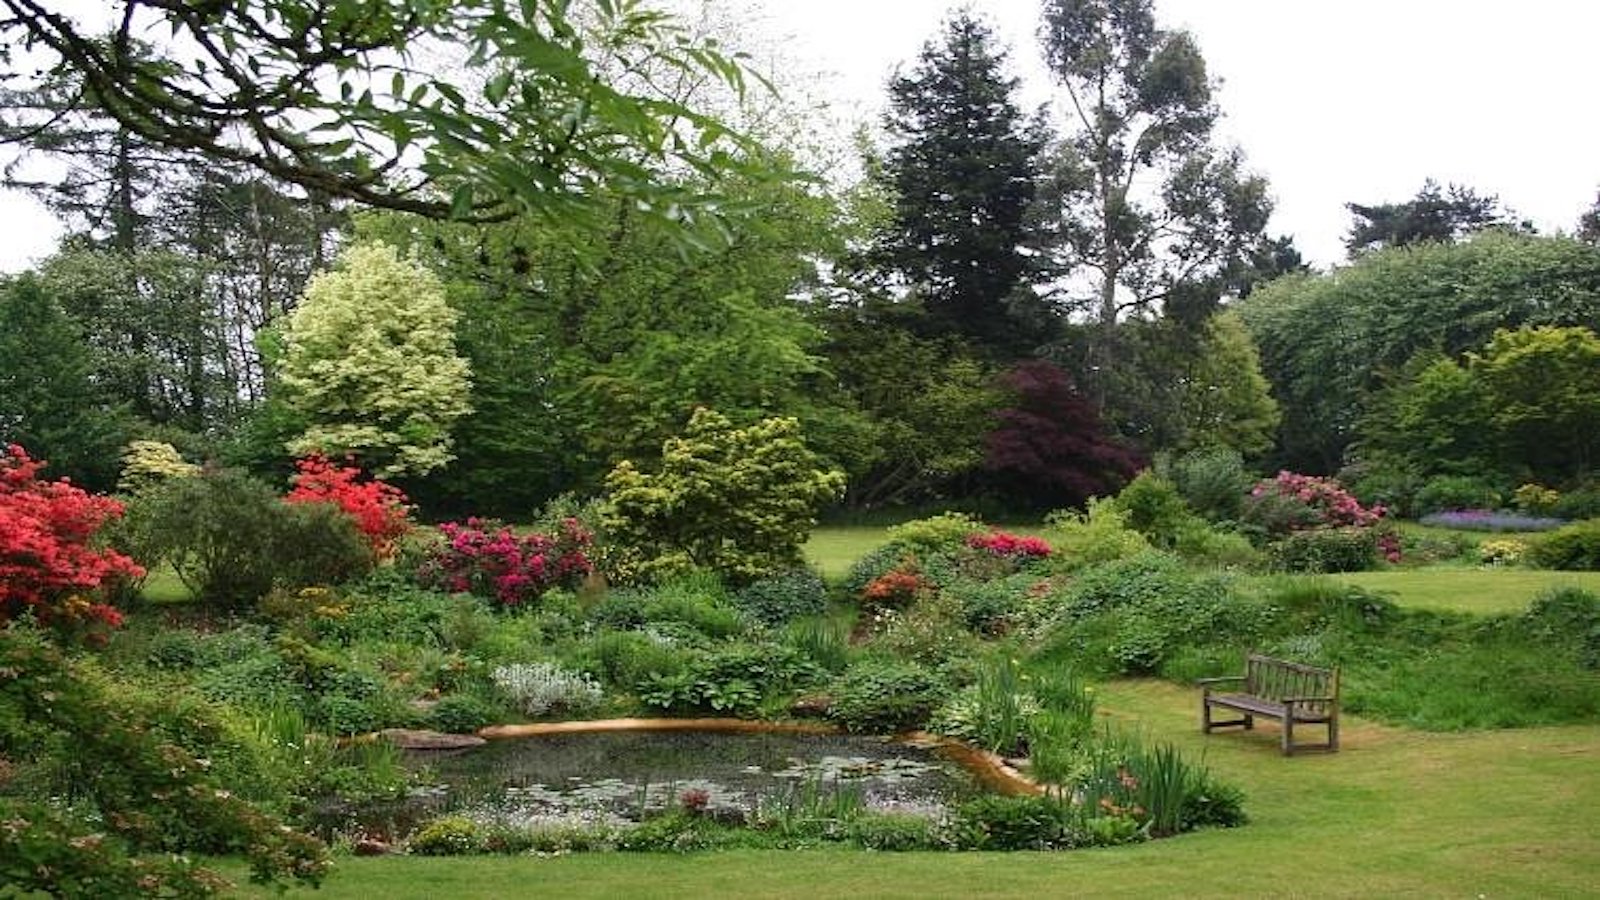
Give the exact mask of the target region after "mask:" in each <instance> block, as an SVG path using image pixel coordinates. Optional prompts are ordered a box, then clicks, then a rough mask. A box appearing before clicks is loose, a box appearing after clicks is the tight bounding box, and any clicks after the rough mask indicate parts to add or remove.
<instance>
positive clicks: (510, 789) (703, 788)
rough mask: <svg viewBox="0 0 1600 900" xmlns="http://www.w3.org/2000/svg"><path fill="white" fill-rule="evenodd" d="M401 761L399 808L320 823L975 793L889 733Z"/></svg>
mask: <svg viewBox="0 0 1600 900" xmlns="http://www.w3.org/2000/svg"><path fill="white" fill-rule="evenodd" d="M411 761H412V762H413V764H414V765H416V766H417V767H418V768H419V769H421V770H423V771H424V773H425V775H426V776H427V779H428V781H429V782H430V785H429V786H428V787H426V788H423V789H420V790H418V791H415V792H413V795H412V796H411V797H410V798H408V800H406V801H405V802H403V803H399V804H393V805H385V806H383V807H380V808H368V809H365V810H360V811H353V810H343V811H333V810H330V811H329V812H330V813H335V812H338V813H339V814H338V815H337V816H336V817H335V818H336V819H337V820H338V821H327V822H326V823H325V824H326V825H328V826H337V827H344V828H349V827H351V826H356V827H363V828H368V829H373V828H376V829H377V830H381V831H394V830H401V831H404V830H406V827H407V826H408V825H409V824H411V823H414V822H416V821H418V820H420V819H422V818H426V817H429V816H432V815H437V814H440V813H444V812H459V813H461V814H464V815H468V816H470V817H472V818H475V819H480V820H488V821H499V822H506V823H513V824H515V823H523V824H538V823H541V822H552V823H553V822H561V821H569V822H570V821H592V822H614V823H619V824H620V823H622V822H626V821H636V820H638V819H639V818H640V817H641V816H642V815H643V814H645V813H647V812H652V811H656V810H660V809H663V808H666V807H669V806H674V805H677V804H680V803H681V802H682V797H683V794H684V793H685V792H704V797H703V799H704V801H705V806H706V809H707V810H708V811H710V812H713V813H718V814H723V815H727V816H729V817H735V818H743V817H744V816H748V815H749V814H750V813H752V812H754V811H756V810H757V809H758V808H760V807H763V806H765V807H767V808H782V807H783V806H784V805H785V804H788V805H791V806H793V805H794V804H803V803H808V802H810V803H818V802H820V803H823V804H827V803H829V802H832V801H834V800H837V799H838V798H840V796H841V795H846V797H845V799H847V800H849V799H853V797H854V796H859V797H860V800H861V802H862V804H863V805H864V806H865V807H867V808H868V809H878V810H898V811H903V812H908V813H919V814H925V815H930V816H937V815H939V814H940V813H941V812H942V811H943V810H944V808H945V807H946V806H948V805H949V804H951V803H954V802H958V801H959V800H961V799H965V798H967V797H970V796H972V795H974V794H976V793H978V792H980V791H981V790H982V789H981V787H980V786H979V784H978V781H977V779H976V778H975V777H974V776H973V775H972V774H971V773H969V772H968V771H967V770H966V769H964V768H962V766H961V765H960V764H959V763H958V762H956V761H954V760H952V759H950V758H947V757H946V755H945V753H944V752H942V751H941V750H939V749H928V748H924V747H919V746H914V745H911V744H907V743H903V742H898V741H895V740H892V739H888V738H879V737H870V736H860V735H840V734H796V733H744V734H741V733H733V734H729V733H708V732H657V731H622V732H597V733H579V734H559V735H546V736H540V737H531V738H516V739H507V740H495V741H491V742H489V743H488V744H487V745H485V746H482V747H479V748H475V749H472V750H468V751H464V752H458V753H447V754H440V753H419V754H415V755H413V756H412V757H411Z"/></svg>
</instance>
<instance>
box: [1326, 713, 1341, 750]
mask: <svg viewBox="0 0 1600 900" xmlns="http://www.w3.org/2000/svg"><path fill="white" fill-rule="evenodd" d="M1328 749H1329V750H1338V749H1339V717H1338V716H1334V717H1333V718H1331V719H1329V720H1328Z"/></svg>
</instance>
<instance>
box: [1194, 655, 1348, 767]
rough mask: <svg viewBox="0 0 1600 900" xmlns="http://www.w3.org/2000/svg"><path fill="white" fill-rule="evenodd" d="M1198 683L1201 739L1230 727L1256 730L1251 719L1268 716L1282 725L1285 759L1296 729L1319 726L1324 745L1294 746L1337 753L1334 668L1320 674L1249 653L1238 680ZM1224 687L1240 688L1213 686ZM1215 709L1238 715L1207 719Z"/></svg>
mask: <svg viewBox="0 0 1600 900" xmlns="http://www.w3.org/2000/svg"><path fill="white" fill-rule="evenodd" d="M1199 683H1200V685H1201V687H1202V688H1203V689H1204V694H1203V696H1202V697H1201V699H1200V724H1201V728H1202V730H1204V731H1205V733H1206V734H1210V733H1211V729H1213V728H1224V727H1228V726H1232V725H1243V726H1244V727H1245V728H1246V729H1251V728H1255V726H1256V716H1267V717H1268V718H1273V719H1278V720H1280V721H1282V722H1283V755H1284V756H1293V755H1294V751H1295V750H1296V749H1297V746H1296V744H1295V742H1294V726H1295V725H1297V724H1306V723H1311V724H1320V725H1325V726H1326V727H1327V729H1328V742H1327V743H1326V744H1300V745H1298V747H1300V748H1305V749H1314V750H1329V751H1332V750H1338V749H1339V670H1338V669H1322V668H1318V667H1317V666H1308V665H1305V664H1304V663H1296V662H1288V661H1286V660H1282V659H1273V658H1272V657H1270V656H1262V655H1260V654H1258V653H1252V654H1250V655H1249V657H1247V659H1246V662H1245V670H1244V674H1243V675H1229V676H1226V677H1223V678H1202V679H1200V682H1199ZM1229 683H1236V684H1239V685H1240V687H1239V689H1237V690H1234V691H1230V692H1220V691H1216V690H1214V686H1216V685H1222V684H1229ZM1214 707H1221V708H1224V709H1229V710H1233V711H1234V712H1237V713H1242V716H1241V717H1240V718H1236V719H1225V720H1222V721H1217V720H1215V719H1212V718H1211V710H1212V709H1213V708H1214Z"/></svg>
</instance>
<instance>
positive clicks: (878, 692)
mask: <svg viewBox="0 0 1600 900" xmlns="http://www.w3.org/2000/svg"><path fill="white" fill-rule="evenodd" d="M945 690H946V686H945V685H944V683H943V682H942V681H941V680H940V679H939V678H938V677H937V676H935V675H934V674H933V673H932V672H930V671H928V670H927V669H925V668H923V667H921V666H917V665H913V664H909V663H900V662H890V661H887V660H866V661H863V662H860V663H857V664H855V665H853V666H851V667H850V668H849V669H847V670H846V671H845V673H844V675H843V676H842V677H841V678H840V679H839V680H838V681H836V682H835V683H834V686H833V690H832V694H833V705H832V707H831V708H830V709H829V710H828V715H829V716H830V717H832V718H833V719H835V720H836V721H838V722H839V723H840V724H841V725H843V726H844V727H845V728H847V729H849V730H851V731H859V732H870V733H885V732H894V731H905V730H908V729H913V728H920V727H922V726H923V725H924V724H925V723H926V722H927V721H928V717H929V716H931V715H932V714H933V711H934V709H936V708H937V707H938V705H939V702H940V700H941V699H942V696H943V694H944V692H945Z"/></svg>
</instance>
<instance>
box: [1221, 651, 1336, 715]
mask: <svg viewBox="0 0 1600 900" xmlns="http://www.w3.org/2000/svg"><path fill="white" fill-rule="evenodd" d="M1244 690H1245V693H1247V694H1250V695H1252V696H1256V697H1261V698H1263V699H1266V700H1282V699H1283V698H1285V697H1335V698H1337V697H1338V696H1339V670H1338V669H1324V668H1320V667H1318V666H1308V665H1306V664H1305V663H1296V662H1289V661H1288V660H1283V659H1273V658H1272V657H1270V656H1262V655H1260V654H1258V653H1252V654H1250V655H1249V657H1248V658H1247V659H1246V662H1245V672H1244ZM1329 706H1330V704H1328V703H1308V704H1306V709H1307V711H1314V712H1327V711H1328V707H1329Z"/></svg>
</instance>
